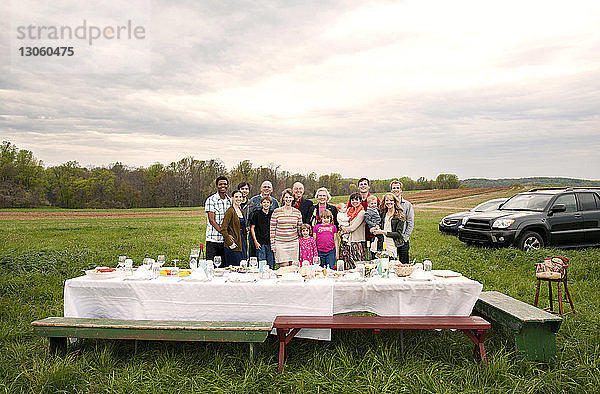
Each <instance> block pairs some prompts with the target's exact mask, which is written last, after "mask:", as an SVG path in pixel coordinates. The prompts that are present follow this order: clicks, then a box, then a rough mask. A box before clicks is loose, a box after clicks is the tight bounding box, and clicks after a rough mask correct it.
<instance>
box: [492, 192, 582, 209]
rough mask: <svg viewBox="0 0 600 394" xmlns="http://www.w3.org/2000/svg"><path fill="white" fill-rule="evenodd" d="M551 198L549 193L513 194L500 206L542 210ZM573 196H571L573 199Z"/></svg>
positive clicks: (503, 207)
mask: <svg viewBox="0 0 600 394" xmlns="http://www.w3.org/2000/svg"><path fill="white" fill-rule="evenodd" d="M551 198H552V195H551V194H537V193H531V194H529V193H523V194H517V195H516V196H513V197H512V198H511V199H510V200H508V201H507V202H505V203H504V205H503V206H502V208H500V209H502V210H503V211H508V210H526V211H543V210H544V208H546V205H548V202H549V201H550V199H551ZM574 199H575V197H573V200H574Z"/></svg>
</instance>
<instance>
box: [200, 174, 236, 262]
mask: <svg viewBox="0 0 600 394" xmlns="http://www.w3.org/2000/svg"><path fill="white" fill-rule="evenodd" d="M215 184H216V186H217V192H216V193H215V194H213V195H212V196H210V197H208V198H207V199H206V203H204V210H205V211H206V217H207V218H208V220H207V223H206V259H207V260H213V259H214V257H215V256H221V257H223V242H224V240H223V235H221V223H223V217H224V216H225V211H227V208H229V207H230V206H231V198H229V196H228V195H227V187H228V186H229V181H228V180H227V178H225V177H224V176H219V177H217V179H216V181H215Z"/></svg>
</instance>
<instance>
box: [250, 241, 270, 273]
mask: <svg viewBox="0 0 600 394" xmlns="http://www.w3.org/2000/svg"><path fill="white" fill-rule="evenodd" d="M250 243H251V244H254V242H252V241H250ZM256 258H258V261H261V260H267V264H269V267H270V268H271V269H275V256H273V251H272V250H271V245H269V244H261V245H260V249H256Z"/></svg>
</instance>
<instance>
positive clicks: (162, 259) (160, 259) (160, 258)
mask: <svg viewBox="0 0 600 394" xmlns="http://www.w3.org/2000/svg"><path fill="white" fill-rule="evenodd" d="M165 261H166V258H165V255H164V254H159V255H158V257H157V258H156V262H157V263H158V264H160V267H162V266H163V264H165Z"/></svg>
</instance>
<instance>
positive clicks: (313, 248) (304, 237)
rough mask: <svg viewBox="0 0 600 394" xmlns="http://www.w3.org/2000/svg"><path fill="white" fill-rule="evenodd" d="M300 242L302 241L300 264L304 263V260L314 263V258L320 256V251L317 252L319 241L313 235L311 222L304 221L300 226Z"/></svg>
mask: <svg viewBox="0 0 600 394" xmlns="http://www.w3.org/2000/svg"><path fill="white" fill-rule="evenodd" d="M298 242H299V243H300V264H301V265H302V263H303V262H304V261H308V264H312V263H313V258H315V257H319V253H318V252H317V243H316V242H315V239H314V238H313V237H311V233H310V225H309V224H306V223H304V224H303V225H302V226H300V238H298Z"/></svg>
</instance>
